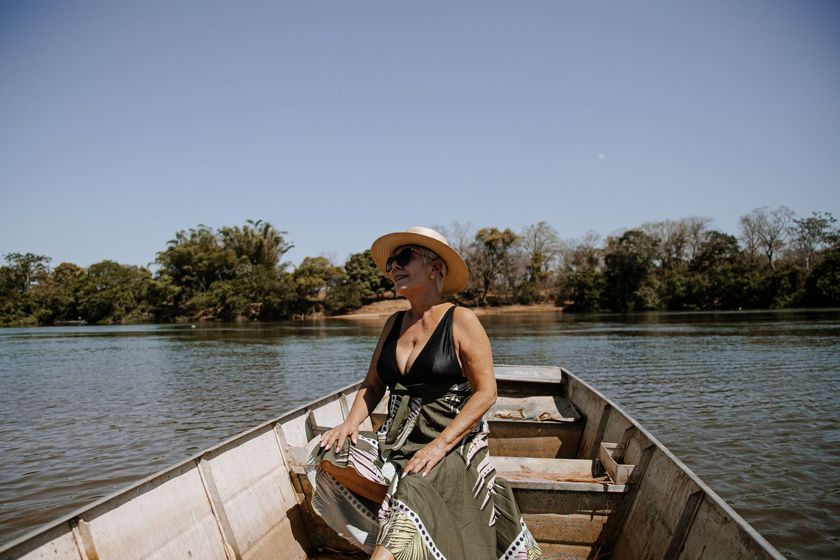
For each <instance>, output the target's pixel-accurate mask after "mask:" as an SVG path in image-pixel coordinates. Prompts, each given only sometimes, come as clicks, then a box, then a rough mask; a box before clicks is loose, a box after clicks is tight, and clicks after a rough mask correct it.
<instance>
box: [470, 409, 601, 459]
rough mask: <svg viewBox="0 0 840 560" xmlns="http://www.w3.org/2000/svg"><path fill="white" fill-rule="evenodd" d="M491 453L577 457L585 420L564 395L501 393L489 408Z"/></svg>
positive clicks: (521, 455) (516, 455) (520, 455)
mask: <svg viewBox="0 0 840 560" xmlns="http://www.w3.org/2000/svg"><path fill="white" fill-rule="evenodd" d="M486 418H487V419H488V421H489V424H490V453H491V455H494V456H499V457H501V456H507V457H561V458H566V459H573V458H575V457H576V456H577V452H578V448H579V447H580V440H581V437H582V435H583V430H584V428H585V426H586V421H585V419H584V418H583V417H582V416H581V414H580V413H579V412H578V411H577V409H576V408H575V407H574V406H573V405H572V404H571V403H570V402H569V401H568V399H566V398H565V397H562V396H560V395H548V396H546V395H530V394H523V395H512V396H499V397H498V399H496V403H495V404H494V405H493V407H492V408H491V409H490V410H489V411H488V413H487V415H486Z"/></svg>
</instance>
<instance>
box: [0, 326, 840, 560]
mask: <svg viewBox="0 0 840 560" xmlns="http://www.w3.org/2000/svg"><path fill="white" fill-rule="evenodd" d="M481 319H482V322H483V323H484V324H485V325H486V327H487V329H488V332H489V333H490V336H491V339H492V341H493V349H494V354H495V358H496V361H497V363H527V364H537V365H564V366H566V367H568V368H569V369H570V370H572V371H575V372H576V373H578V374H580V375H581V376H582V377H584V378H585V379H586V380H587V381H589V382H590V383H592V384H593V385H594V386H596V387H597V388H598V389H600V390H601V391H603V392H604V393H605V394H607V395H608V396H610V397H611V398H612V399H614V400H615V401H617V402H618V403H619V404H620V405H621V406H622V407H624V408H625V409H626V410H627V411H628V412H629V413H630V414H632V415H633V416H634V417H636V418H637V419H638V420H640V421H641V422H642V423H643V424H644V425H645V426H646V427H647V428H648V429H649V430H650V431H651V432H652V433H654V434H655V435H656V436H657V437H658V438H660V439H661V440H662V441H663V443H665V444H666V445H667V446H668V447H669V448H671V450H672V451H674V452H675V453H676V454H677V455H678V456H679V457H680V458H681V459H683V460H684V461H685V462H686V464H688V465H689V466H690V467H691V468H692V469H694V470H695V472H697V473H698V474H699V475H700V476H701V477H702V478H703V479H704V480H705V481H706V482H707V483H708V484H710V486H712V487H713V488H714V489H715V490H716V491H717V492H718V493H720V494H721V495H722V496H723V497H724V498H725V499H726V500H727V501H729V503H730V504H731V505H733V507H735V509H736V510H737V511H739V512H740V513H741V514H742V515H744V517H745V518H746V519H747V520H748V521H749V522H750V523H751V524H753V525H754V526H755V527H756V528H757V529H758V530H759V531H760V532H761V533H762V534H764V535H765V536H766V537H767V538H768V539H769V540H770V541H771V542H772V543H773V544H774V545H775V546H777V547H778V548H779V549H780V550H781V551H782V552H783V553H784V554H786V555H788V556H789V557H791V558H809V557H829V556H837V553H838V543H840V530H839V529H838V527H840V485H838V482H837V481H836V476H835V473H836V469H835V467H834V465H835V464H836V463H837V461H838V460H840V445H838V443H840V414H838V412H837V410H838V407H837V404H838V395H840V392H838V389H840V376H838V366H840V352H838V350H840V338H838V334H840V313H838V312H837V311H836V310H834V311H820V312H796V311H779V312H749V313H748V312H732V313H665V314H663V313H647V314H636V315H627V316H625V315H563V314H555V313H545V314H533V315H528V314H522V315H499V316H483V317H482V318H481ZM380 327H381V321H369V322H358V321H345V320H335V319H332V320H323V321H316V322H307V323H272V324H245V325H222V324H198V325H196V327H195V328H192V327H191V326H190V325H160V326H146V325H141V326H118V327H61V328H45V329H6V330H2V331H0V355H2V356H3V360H2V362H0V542H6V541H8V540H10V539H11V538H13V537H14V536H16V535H19V534H21V533H22V532H24V531H25V530H27V529H28V528H30V527H32V526H33V525H37V524H38V523H42V522H45V521H48V520H50V519H52V518H54V517H56V516H58V515H60V514H63V513H67V512H69V511H71V510H73V509H75V508H76V507H78V506H81V505H83V504H85V503H88V502H90V501H91V500H93V499H96V498H98V497H101V496H103V495H105V494H107V493H109V492H112V491H114V490H116V489H118V488H120V487H122V486H124V485H125V484H127V483H129V482H131V481H133V480H136V479H138V478H141V477H144V476H147V475H149V474H150V473H152V472H154V471H156V470H159V469H161V468H164V467H166V466H168V465H170V464H172V463H174V462H177V461H180V460H183V459H184V458H186V457H188V456H189V455H191V454H194V453H196V452H197V451H199V450H201V449H203V448H206V447H208V446H210V445H213V444H215V443H217V442H218V441H220V440H222V439H224V438H227V437H230V436H231V435H234V434H236V433H238V432H240V431H242V430H244V429H247V428H249V427H251V426H253V425H255V424H257V423H260V422H262V421H264V420H266V419H268V418H271V417H275V416H277V415H279V414H280V413H281V412H282V411H284V410H288V409H290V408H292V407H294V406H298V405H300V404H302V403H304V402H306V401H309V400H311V399H313V398H315V397H317V396H319V395H321V394H324V393H326V392H328V391H331V390H334V389H336V388H338V387H341V386H343V385H346V384H348V383H350V382H353V381H356V380H358V379H360V378H361V377H362V376H363V374H364V372H365V371H366V369H367V366H368V362H369V359H370V352H371V351H372V348H373V345H374V343H375V337H376V336H377V334H378V332H379V328H380Z"/></svg>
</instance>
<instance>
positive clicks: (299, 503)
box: [0, 366, 783, 560]
mask: <svg viewBox="0 0 840 560" xmlns="http://www.w3.org/2000/svg"><path fill="white" fill-rule="evenodd" d="M496 375H497V379H498V385H499V397H500V398H499V401H498V402H497V403H496V405H495V406H494V409H493V410H492V411H491V415H490V416H491V417H490V424H491V440H490V445H491V453H492V454H493V455H494V456H495V457H496V468H497V471H498V472H499V473H500V476H502V477H505V478H507V479H508V480H509V481H510V482H511V485H512V486H513V488H514V492H515V494H516V497H517V501H518V502H519V505H520V508H521V510H522V511H523V513H524V514H525V516H526V521H527V523H528V525H529V527H530V528H531V531H532V533H533V534H534V536H535V538H536V539H537V540H538V541H539V542H540V545H541V547H542V548H543V550H544V552H545V557H546V558H581V559H584V558H616V559H643V558H650V559H654V558H655V559H671V558H673V559H700V558H703V559H704V560H708V559H710V558H720V559H733V558H761V559H764V558H767V559H771V558H772V559H780V558H783V557H782V556H781V555H780V554H779V553H778V551H776V550H775V549H774V548H773V547H772V546H771V545H770V544H769V543H767V541H766V540H764V538H763V537H761V535H759V534H758V533H757V532H756V531H755V530H754V529H752V527H750V526H749V525H748V524H747V523H746V522H745V521H744V520H743V519H742V518H741V517H740V516H739V515H738V514H737V513H735V512H734V511H733V510H732V509H731V508H730V507H729V506H728V505H727V504H726V503H725V502H724V501H723V500H722V499H721V498H720V497H719V496H717V494H715V493H714V492H713V491H712V490H711V489H710V488H709V487H708V486H706V485H705V484H704V483H703V482H702V481H701V480H700V479H699V478H698V477H697V476H696V475H695V474H694V473H693V472H691V470H690V469H688V468H687V467H686V466H685V465H684V464H683V463H682V462H681V461H679V459H677V458H676V457H675V456H674V455H673V454H672V453H670V452H669V451H668V450H667V449H666V448H665V447H664V446H663V445H662V444H661V443H660V442H659V441H657V440H656V439H655V438H654V437H653V436H652V435H651V434H650V433H648V432H647V431H646V430H645V429H644V428H643V427H642V426H640V425H639V424H638V423H637V422H636V421H635V420H633V419H632V418H630V417H629V416H628V415H627V414H626V413H625V412H624V411H622V410H621V409H620V408H619V407H618V406H617V405H616V404H615V403H613V402H611V401H610V400H609V399H607V398H606V397H604V395H602V394H601V393H599V392H598V391H596V390H595V389H593V388H592V387H590V386H589V385H587V384H586V383H585V382H583V381H582V380H581V379H579V378H578V377H577V376H575V375H573V374H571V373H570V372H568V371H567V370H565V369H562V368H556V367H533V366H496ZM356 391H358V384H354V385H350V386H348V387H345V388H344V389H341V390H339V391H336V392H335V393H333V394H331V395H328V396H326V397H323V398H321V399H318V400H316V401H313V402H312V403H309V404H307V405H304V406H302V407H299V408H297V409H295V410H292V411H290V412H288V413H286V414H284V415H282V416H280V417H279V418H276V419H273V420H271V421H268V422H265V423H263V424H261V425H259V426H256V427H255V428H253V429H251V430H248V431H246V432H244V433H242V434H240V435H238V436H235V437H233V438H231V439H229V440H227V441H225V442H222V443H221V444H219V445H217V446H215V447H212V448H210V449H207V450H205V451H203V452H202V453H199V454H198V455H195V456H194V457H191V458H189V459H187V460H186V461H184V462H182V463H180V464H178V465H175V466H173V467H171V468H169V469H166V470H164V471H162V472H160V473H157V474H155V475H153V476H151V477H149V478H146V479H144V480H142V481H139V482H137V483H136V484H134V485H132V486H131V487H129V488H127V489H125V490H123V491H120V492H118V493H116V494H114V495H111V496H108V497H106V498H103V499H102V500H100V501H98V502H96V503H94V504H92V505H90V506H87V507H85V508H82V509H80V510H78V511H76V512H74V513H72V514H70V515H68V516H66V517H64V518H62V519H60V520H57V521H55V522H53V523H50V524H48V525H46V526H44V527H42V528H40V529H38V530H36V531H34V532H32V533H30V534H28V535H26V536H24V537H22V538H21V539H18V540H17V541H15V542H13V543H9V544H8V545H6V546H5V547H3V548H0V560H7V559H9V560H11V559H27V560H34V559H41V558H51V559H67V560H70V559H73V560H94V559H109V558H119V559H124V558H197V559H198V558H200V559H214V558H219V559H232V558H243V559H263V558H265V559H268V558H289V559H301V560H302V559H305V558H326V557H330V558H337V557H356V558H358V557H359V556H357V555H355V552H357V551H356V549H354V548H353V547H352V546H351V545H349V543H347V542H346V541H344V540H343V539H341V538H340V537H339V536H338V535H336V534H335V533H334V532H332V530H331V529H330V528H329V527H327V526H326V525H324V524H323V523H322V522H321V521H320V518H318V517H317V516H315V515H314V514H313V513H312V511H311V509H310V507H309V505H308V504H309V503H310V502H309V497H310V496H311V488H310V487H309V484H308V481H307V479H306V477H305V476H304V474H303V468H302V466H303V463H304V461H305V459H306V444H307V442H308V441H309V440H310V439H311V438H313V437H315V436H316V435H317V434H318V433H320V432H321V431H323V430H324V429H326V427H329V426H334V425H336V424H337V423H339V422H341V421H342V419H343V418H344V417H346V415H347V413H348V411H349V408H350V405H351V404H352V402H353V398H354V397H355V394H356ZM535 407H536V408H535ZM383 417H384V402H383V403H382V404H381V405H380V407H379V408H378V409H377V411H376V413H375V414H374V415H372V418H371V419H369V420H367V421H366V424H365V425H363V426H362V429H375V428H376V425H377V423H378V422H380V421H381V420H382V418H383Z"/></svg>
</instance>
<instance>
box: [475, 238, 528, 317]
mask: <svg viewBox="0 0 840 560" xmlns="http://www.w3.org/2000/svg"><path fill="white" fill-rule="evenodd" d="M516 239H517V237H516V234H515V233H513V232H512V231H511V230H510V228H505V229H504V230H499V229H498V228H481V229H480V230H478V232H477V233H476V234H475V241H474V243H473V251H472V255H471V256H472V262H470V263H469V265H470V270H471V271H472V273H473V278H475V282H476V284H477V287H478V290H477V291H478V297H479V302H480V304H481V305H487V303H488V300H487V296H488V294H489V293H490V290H491V288H492V287H494V285H498V284H499V280H500V278H501V275H502V272H503V271H504V270H505V269H506V268H507V267H508V266H509V261H510V254H509V251H510V248H511V247H512V246H513V244H514V243H515V242H516Z"/></svg>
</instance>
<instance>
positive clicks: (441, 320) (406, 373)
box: [394, 305, 455, 378]
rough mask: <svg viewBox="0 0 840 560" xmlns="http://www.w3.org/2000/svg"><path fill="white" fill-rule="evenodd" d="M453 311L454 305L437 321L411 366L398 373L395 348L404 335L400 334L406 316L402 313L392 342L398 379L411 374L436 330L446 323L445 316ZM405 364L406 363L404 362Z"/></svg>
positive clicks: (398, 367)
mask: <svg viewBox="0 0 840 560" xmlns="http://www.w3.org/2000/svg"><path fill="white" fill-rule="evenodd" d="M453 309H455V305H452V306H450V307H449V309H447V310H446V311H444V312H443V315H441V317H440V321H438V323H437V325H435V329H434V330H433V331H432V334H431V335H429V338H428V339H426V342H424V343H423V348H421V349H420V351H419V352H418V353H417V356H415V358H414V361H413V362H411V366H410V367H409V368H408V369H406V370H405V372H402V371H400V365H399V363H397V346H399V345H400V337H401V336H402V335H404V334H405V332H403V333H400V330H401V329H402V320H403V318H404V317H405V314H406V312H405V311H403V312H402V315H400V320H399V321H398V322H397V329H396V330H397V337H396V339H395V340H394V365H396V366H397V373H399V374H400V378H403V377H406V376H407V375H409V374H410V373H411V371H412V370H413V369H414V366H415V365H416V364H417V362H418V361H420V356H422V355H423V352H425V351H426V349H427V348H428V347H429V343H430V342H431V341H432V339H433V338H435V336H437V334H438V330H440V327H441V325H443V322H444V321H446V315H447V314H448V313H451V312H452V310H453ZM415 324H416V323H415ZM409 328H410V327H409ZM407 330H408V329H406V331H407ZM408 355H409V358H410V357H411V352H409V353H408ZM406 363H408V362H407V361H406Z"/></svg>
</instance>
